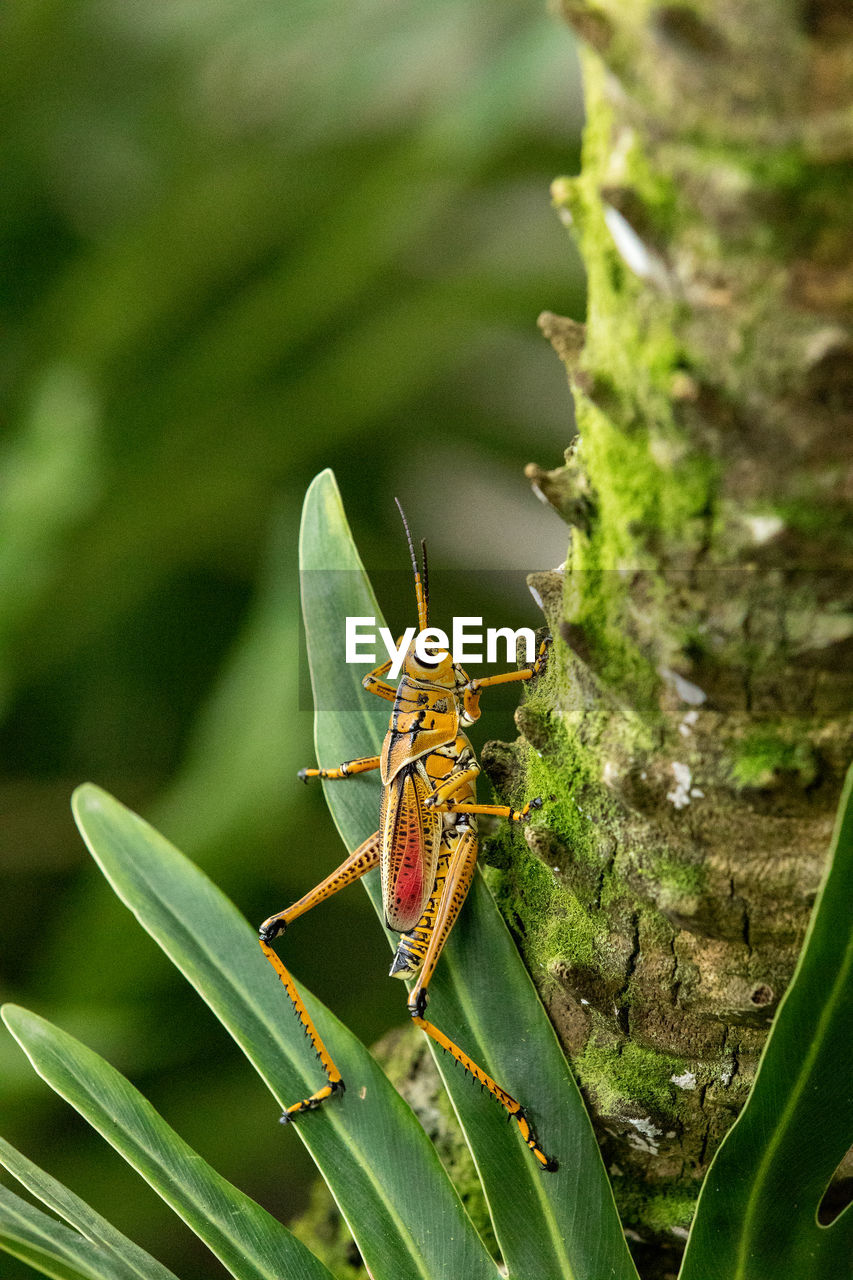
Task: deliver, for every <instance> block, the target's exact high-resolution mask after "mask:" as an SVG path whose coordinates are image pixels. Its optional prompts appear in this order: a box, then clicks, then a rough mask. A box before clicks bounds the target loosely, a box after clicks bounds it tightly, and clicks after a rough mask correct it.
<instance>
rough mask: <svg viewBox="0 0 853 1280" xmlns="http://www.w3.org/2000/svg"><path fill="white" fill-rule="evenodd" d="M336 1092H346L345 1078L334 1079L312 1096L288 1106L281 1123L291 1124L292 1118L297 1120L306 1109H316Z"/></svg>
mask: <svg viewBox="0 0 853 1280" xmlns="http://www.w3.org/2000/svg"><path fill="white" fill-rule="evenodd" d="M336 1093H346V1085H345V1084H344V1082H343V1080H332V1081H331V1083H329V1084H327V1085H326V1086H325V1087H324V1088H322V1089H318V1090H317V1092H316V1093H312V1094H311V1097H310V1098H303V1099H302V1101H301V1102H295V1103H294V1104H293V1106H292V1107H288V1108H287V1110H286V1111H285V1112H283V1114H282V1116H281V1118H280V1120H279V1124H290V1122H291V1120H295V1119H296V1117H297V1116H301V1115H303V1114H304V1112H306V1111H316V1110H317V1108H318V1107H321V1106H322V1105H323V1103H324V1102H326V1101H327V1100H328V1099H329V1098H331V1097H333V1096H334V1095H335V1094H336Z"/></svg>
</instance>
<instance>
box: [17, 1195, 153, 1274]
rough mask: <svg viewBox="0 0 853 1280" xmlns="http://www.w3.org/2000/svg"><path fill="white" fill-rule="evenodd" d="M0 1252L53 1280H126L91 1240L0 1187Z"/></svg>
mask: <svg viewBox="0 0 853 1280" xmlns="http://www.w3.org/2000/svg"><path fill="white" fill-rule="evenodd" d="M0 1249H5V1250H6V1252H7V1253H11V1255H12V1256H13V1257H14V1258H20V1260H21V1261H22V1262H27V1263H29V1265H30V1266H31V1267H34V1268H35V1270H36V1271H41V1272H42V1273H43V1274H44V1275H46V1276H53V1277H54V1280H127V1276H128V1273H127V1271H125V1270H123V1269H121V1268H120V1267H117V1266H116V1265H115V1264H114V1260H113V1259H112V1258H111V1257H110V1256H109V1254H105V1253H104V1252H103V1251H102V1250H100V1249H99V1248H98V1247H97V1245H94V1244H92V1242H91V1241H90V1240H84V1239H83V1237H82V1236H81V1235H80V1234H79V1233H78V1232H76V1231H72V1230H71V1229H70V1227H66V1226H64V1225H63V1224H62V1223H61V1222H57V1221H56V1219H55V1218H51V1217H50V1216H49V1215H48V1214H46V1213H42V1211H41V1209H37V1208H36V1207H35V1205H32V1204H30V1203H29V1201H27V1200H22V1199H21V1197H20V1196H16V1195H15V1193H14V1192H13V1191H9V1189H8V1188H7V1187H4V1186H0Z"/></svg>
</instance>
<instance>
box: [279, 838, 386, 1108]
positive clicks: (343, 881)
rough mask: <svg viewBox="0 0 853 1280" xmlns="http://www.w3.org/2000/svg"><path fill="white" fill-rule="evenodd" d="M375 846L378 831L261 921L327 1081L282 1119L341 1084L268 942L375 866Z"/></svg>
mask: <svg viewBox="0 0 853 1280" xmlns="http://www.w3.org/2000/svg"><path fill="white" fill-rule="evenodd" d="M379 846H380V840H379V832H378V831H376V832H374V834H373V835H372V836H371V837H370V838H369V839H368V840H365V842H364V844H362V845H359V847H358V848H357V849H356V851H355V853H352V854H350V856H349V857H348V858H347V859H346V861H345V862H342V863H341V865H340V866H339V867H338V869H337V871H333V872H332V874H331V875H330V876H327V877H326V879H325V880H322V881H321V882H320V884H318V885H317V887H316V888H315V889H312V890H311V892H310V893H306V894H305V896H304V897H302V898H300V899H299V901H298V902H294V904H293V906H292V907H287V908H286V909H285V910H284V911H279V912H277V913H276V914H275V915H274V916H270V917H269V919H268V920H265V921H264V923H263V924H262V925H261V928H260V943H261V950H262V951H263V953H264V955H265V956H266V958H267V960H269V962H270V964H271V965H272V967H273V968H274V969H275V971H276V973H277V974H278V976H279V979H280V980H281V983H282V986H283V987H284V989H285V991H286V992H287V994H288V996H289V997H290V1002H291V1004H292V1005H293V1009H294V1012H295V1013H296V1016H297V1018H298V1019H299V1021H300V1022H301V1024H302V1027H303V1030H304V1031H305V1034H306V1036H307V1037H308V1039H309V1041H310V1043H311V1046H312V1048H313V1049H314V1051H315V1053H316V1054H317V1057H318V1058H319V1059H320V1066H321V1067H322V1068H323V1071H324V1072H325V1073H326V1081H327V1083H326V1084H325V1085H324V1086H323V1088H322V1089H318V1090H317V1091H316V1093H312V1094H311V1095H310V1097H308V1098H303V1099H302V1100H301V1101H300V1102H295V1103H294V1104H293V1106H292V1107H288V1108H287V1110H286V1111H285V1113H284V1115H283V1116H282V1117H281V1118H282V1120H283V1121H286V1120H292V1119H293V1118H294V1117H295V1116H298V1115H300V1114H301V1113H302V1112H303V1111H313V1110H314V1109H315V1108H316V1107H319V1106H320V1104H321V1103H322V1102H325V1101H326V1099H327V1098H331V1097H332V1095H333V1094H335V1093H343V1091H344V1088H345V1086H344V1082H343V1080H342V1079H341V1073H340V1071H339V1070H338V1068H337V1067H336V1066H335V1063H334V1061H333V1059H332V1057H331V1054H330V1053H329V1051H328V1049H327V1048H326V1046H325V1045H324V1043H323V1041H322V1040H321V1038H320V1033H319V1032H318V1031H317V1028H316V1027H315V1026H314V1022H313V1019H312V1018H311V1015H310V1014H309V1012H308V1010H307V1009H306V1008H305V1004H304V1002H303V1000H302V997H301V996H300V994H299V992H298V991H297V989H296V984H295V983H294V981H293V979H292V978H291V976H290V974H289V973H288V971H287V969H286V968H285V967H284V965H283V964H282V962H281V960H280V959H279V957H278V956H277V955H276V953H275V952H274V951H273V949H272V947H271V946H270V943H271V942H272V941H273V939H274V938H277V937H278V936H279V935H280V934H282V933H284V931H285V929H286V928H287V926H288V925H289V924H290V923H291V922H292V921H293V920H296V919H297V918H298V917H299V916H301V915H304V914H305V912H306V911H310V910H311V908H312V907H316V906H317V903H318V902H323V901H325V899H326V898H330V897H331V896H332V894H335V893H337V892H338V891H339V890H340V889H344V888H346V886H347V885H348V884H353V883H354V882H355V881H356V880H360V879H361V877H362V876H363V875H364V874H365V872H367V871H370V869H371V868H372V867H375V866H377V865H378V863H379Z"/></svg>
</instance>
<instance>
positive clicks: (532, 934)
mask: <svg viewBox="0 0 853 1280" xmlns="http://www.w3.org/2000/svg"><path fill="white" fill-rule="evenodd" d="M491 888H492V890H493V892H494V894H495V897H496V898H497V901H498V905H499V907H500V909H501V911H502V912H503V914H504V916H505V917H506V918H507V919H508V920H509V921H510V923H513V922H515V923H516V926H518V925H519V924H520V925H521V927H522V930H523V938H522V945H523V949H524V952H525V956H526V959H527V961H528V965H529V967H530V968H531V969H533V970H534V972H535V971H537V970H538V971H540V972H541V971H542V970H544V969H547V967H548V965H549V964H550V963H551V962H552V961H554V960H559V961H561V962H562V963H564V964H567V965H570V966H571V967H578V968H593V967H595V966H598V965H600V963H601V956H602V954H603V953H604V951H605V949H606V944H607V937H608V934H607V929H606V926H605V925H604V924H603V922H602V920H601V918H600V916H599V915H598V913H591V912H590V911H589V910H588V909H587V908H586V907H584V906H583V905H582V904H581V903H580V902H579V901H578V899H577V897H576V896H575V895H574V894H573V893H572V891H571V890H570V889H568V888H566V887H565V886H563V885H561V884H559V883H558V882H557V881H556V880H555V879H554V876H553V873H552V872H551V869H550V867H546V866H545V864H544V863H543V862H542V861H541V860H540V859H539V858H537V857H536V855H535V854H533V853H531V852H530V850H529V849H528V848H527V846H526V845H525V844H524V843H523V842H522V841H520V840H519V841H517V843H516V846H515V848H514V850H513V860H512V864H511V867H510V870H509V871H507V872H499V873H497V875H493V876H492V878H491Z"/></svg>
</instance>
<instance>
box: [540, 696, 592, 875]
mask: <svg viewBox="0 0 853 1280" xmlns="http://www.w3.org/2000/svg"><path fill="white" fill-rule="evenodd" d="M550 747H551V750H549V752H548V754H547V755H546V754H544V753H543V754H540V753H539V752H538V751H537V750H536V749H535V748H533V747H530V748H529V749H528V752H527V758H526V761H525V763H526V770H527V793H528V798H530V797H531V796H541V797H542V798H543V801H544V807H543V809H542V810H541V812H540V814H539V815H538V816H537V817H536V818H534V820H533V823H532V825H533V826H534V827H542V826H544V827H547V828H548V829H549V831H552V832H553V834H554V835H555V836H556V837H557V839H558V840H559V841H560V843H561V844H563V845H564V846H565V847H566V848H567V849H570V850H571V853H572V857H573V858H574V859H578V860H580V861H583V862H587V863H590V862H597V861H598V859H597V856H596V848H595V839H594V834H593V833H594V828H593V826H592V823H591V822H590V818H589V816H588V815H586V814H584V813H582V812H581V810H580V809H579V808H578V801H577V796H578V794H579V792H581V791H582V790H583V789H584V788H585V787H586V786H588V785H589V783H590V782H591V777H592V775H591V764H590V759H589V756H588V753H587V752H586V751H585V750H584V749H583V747H582V746H581V745H580V743H579V741H578V740H577V739H573V738H572V737H571V736H570V735H569V734H568V733H567V732H566V730H565V728H564V727H563V725H562V724H560V723H559V721H554V723H553V727H552V732H551V739H550Z"/></svg>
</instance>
